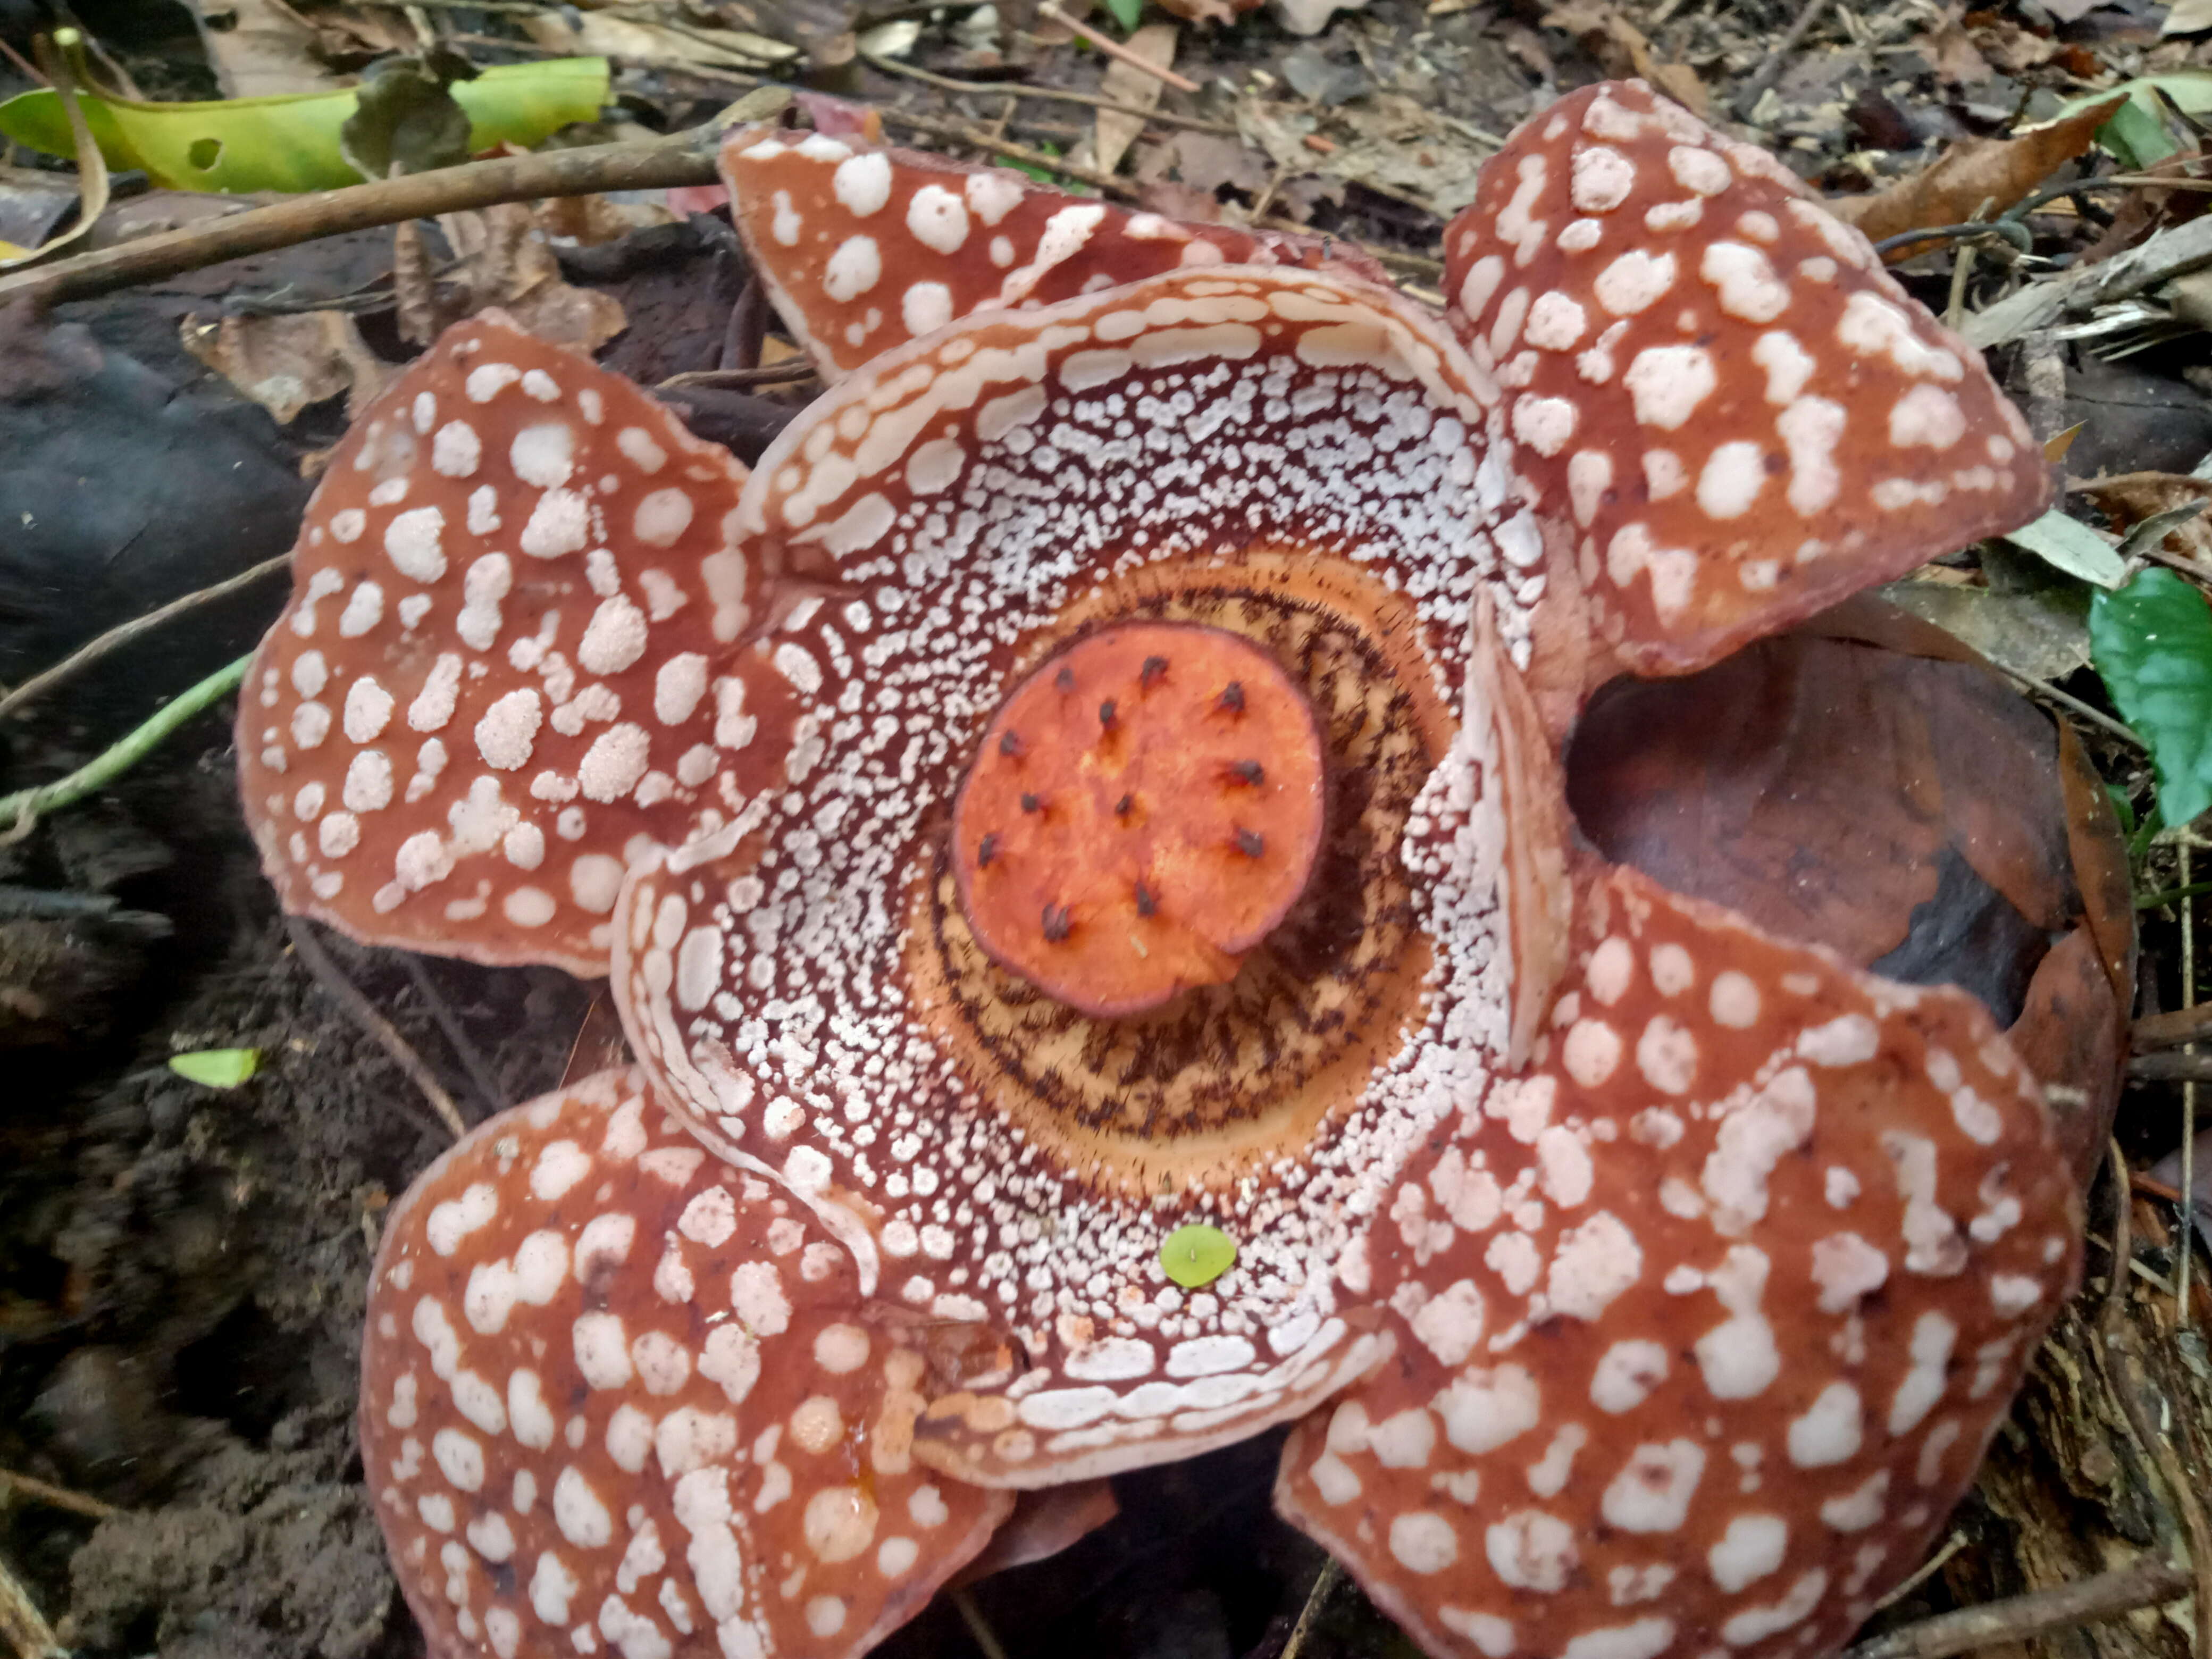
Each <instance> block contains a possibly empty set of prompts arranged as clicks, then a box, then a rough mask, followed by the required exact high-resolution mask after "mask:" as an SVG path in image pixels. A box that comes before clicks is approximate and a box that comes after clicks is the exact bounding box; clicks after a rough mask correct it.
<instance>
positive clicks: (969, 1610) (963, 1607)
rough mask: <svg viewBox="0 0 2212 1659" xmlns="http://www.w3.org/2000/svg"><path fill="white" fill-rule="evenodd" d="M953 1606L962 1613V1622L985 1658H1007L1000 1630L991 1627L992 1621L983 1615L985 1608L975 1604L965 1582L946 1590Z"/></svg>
mask: <svg viewBox="0 0 2212 1659" xmlns="http://www.w3.org/2000/svg"><path fill="white" fill-rule="evenodd" d="M946 1594H947V1595H951V1598H952V1606H953V1608H954V1610H955V1611H956V1612H957V1613H959V1615H960V1622H961V1623H962V1624H963V1625H965V1626H968V1633H969V1635H970V1636H972V1637H974V1638H975V1645H976V1646H977V1647H979V1648H981V1649H982V1650H983V1659H1006V1645H1005V1644H1003V1643H1002V1642H1000V1640H999V1632H996V1631H994V1630H993V1629H992V1628H991V1621H990V1620H987V1619H986V1618H984V1617H983V1609H982V1608H981V1607H977V1606H976V1605H975V1597H974V1596H973V1595H969V1591H968V1587H967V1586H966V1585H965V1584H957V1585H955V1586H954V1587H953V1588H952V1589H951V1590H949V1591H947V1592H946Z"/></svg>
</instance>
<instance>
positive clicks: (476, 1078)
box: [400, 951, 507, 1116]
mask: <svg viewBox="0 0 2212 1659" xmlns="http://www.w3.org/2000/svg"><path fill="white" fill-rule="evenodd" d="M400 958H401V960H402V961H404V963H406V964H407V977H408V978H410V979H411V980H413V981H415V994H416V995H417V996H419V997H421V998H422V1006H424V1007H426V1008H428V1010H429V1011H430V1018H432V1019H435V1020H436V1021H437V1022H438V1029H439V1030H441V1031H443V1032H444V1033H445V1034H446V1041H447V1042H448V1043H449V1044H451V1045H452V1047H453V1054H454V1055H455V1057H456V1058H457V1059H459V1060H460V1062H461V1069H462V1070H463V1071H465V1072H466V1073H468V1074H469V1081H470V1082H471V1083H472V1084H474V1085H476V1091H477V1098H478V1099H479V1100H481V1101H482V1102H483V1109H484V1114H485V1115H486V1116H490V1115H494V1114H495V1113H498V1112H500V1111H502V1110H504V1109H506V1106H507V1100H506V1097H505V1096H504V1094H503V1093H502V1091H501V1089H500V1086H499V1079H497V1078H495V1077H494V1076H493V1075H492V1074H491V1067H490V1066H488V1065H486V1064H485V1063H484V1057H483V1051H482V1050H480V1049H479V1048H477V1045H476V1044H475V1043H474V1042H471V1040H470V1038H469V1033H468V1030H467V1028H466V1027H465V1026H464V1025H463V1024H461V1020H460V1016H459V1015H458V1014H456V1013H455V1012H453V1004H451V1003H450V1002H447V1000H446V997H445V993H443V992H442V991H441V990H439V988H438V985H437V981H435V980H434V979H432V978H431V977H430V970H429V969H427V968H425V967H424V966H423V965H422V957H419V956H417V955H416V954H415V952H413V951H402V952H401V953H400Z"/></svg>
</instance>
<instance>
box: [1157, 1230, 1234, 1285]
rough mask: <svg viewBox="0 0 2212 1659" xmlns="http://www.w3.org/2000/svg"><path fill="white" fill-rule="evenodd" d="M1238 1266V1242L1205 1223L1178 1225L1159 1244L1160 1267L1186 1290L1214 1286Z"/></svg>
mask: <svg viewBox="0 0 2212 1659" xmlns="http://www.w3.org/2000/svg"><path fill="white" fill-rule="evenodd" d="M1236 1265H1237V1241H1236V1240H1235V1239H1233V1238H1231V1237H1230V1236H1229V1235H1228V1234H1227V1233H1225V1232H1223V1231H1221V1229H1220V1228H1218V1227H1209V1226H1207V1225H1206V1224H1205V1223H1203V1222H1193V1223H1191V1224H1190V1225H1188V1226H1184V1227H1178V1228H1176V1230H1175V1231H1173V1232H1171V1233H1170V1234H1169V1235H1168V1236H1167V1240H1166V1242H1165V1243H1163V1244H1162V1245H1161V1246H1160V1266H1161V1267H1164V1268H1166V1269H1167V1275H1168V1277H1169V1278H1170V1279H1173V1280H1175V1282H1176V1284H1178V1285H1182V1287H1183V1289H1185V1290H1187V1291H1194V1290H1197V1289H1198V1288H1199V1287H1200V1286H1201V1285H1211V1284H1212V1283H1213V1281H1214V1280H1215V1279H1218V1278H1220V1277H1221V1275H1222V1274H1224V1273H1227V1272H1228V1271H1229V1270H1230V1268H1231V1267H1235V1266H1236Z"/></svg>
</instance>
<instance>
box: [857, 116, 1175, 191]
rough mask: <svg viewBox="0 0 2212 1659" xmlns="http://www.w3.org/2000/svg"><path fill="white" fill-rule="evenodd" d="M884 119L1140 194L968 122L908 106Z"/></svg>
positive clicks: (1129, 184) (1095, 184) (1102, 186)
mask: <svg viewBox="0 0 2212 1659" xmlns="http://www.w3.org/2000/svg"><path fill="white" fill-rule="evenodd" d="M883 118H884V120H885V121H890V122H896V123H897V124H898V125H901V126H908V127H912V128H914V129H915V131H917V132H927V133H930V134H933V135H934V136H935V137H939V138H950V139H952V140H953V141H955V142H956V143H963V144H969V145H972V146H974V147H975V149H981V150H988V151H989V152H990V153H991V154H992V155H1001V156H1004V157H1005V158H1006V160H1007V161H1018V162H1020V163H1021V164H1022V165H1023V166H1024V167H1036V168H1038V169H1040V170H1041V171H1042V172H1046V173H1058V174H1059V175H1060V177H1061V178H1063V179H1075V180H1077V181H1078V182H1079V183H1081V184H1086V185H1091V187H1092V188H1093V189H1095V190H1103V191H1110V192H1111V193H1112V194H1114V195H1115V196H1126V197H1131V198H1134V197H1135V196H1136V194H1137V186H1136V185H1135V184H1134V183H1133V182H1132V181H1131V180H1129V179H1116V178H1115V177H1113V176H1112V175H1111V174H1109V173H1099V172H1097V171H1095V170H1094V169H1092V168H1090V167H1079V166H1077V165H1076V164H1075V163H1074V162H1073V161H1068V160H1067V159H1066V157H1065V156H1060V155H1046V154H1045V153H1044V152H1043V151H1042V150H1041V149H1030V148H1029V147H1028V146H1027V145H1025V144H1017V143H1009V142H1008V141H1007V140H1006V139H1004V138H994V137H992V136H991V135H990V134H989V133H987V132H986V131H983V130H982V129H981V127H978V126H975V125H971V124H970V123H969V122H966V121H948V120H946V119H945V118H943V117H941V116H935V115H923V114H921V113H920V112H916V111H914V110H907V109H887V110H884V112H883Z"/></svg>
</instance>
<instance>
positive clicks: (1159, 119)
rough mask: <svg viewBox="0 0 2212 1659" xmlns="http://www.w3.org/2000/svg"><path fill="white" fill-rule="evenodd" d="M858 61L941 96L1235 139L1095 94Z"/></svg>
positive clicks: (1204, 123)
mask: <svg viewBox="0 0 2212 1659" xmlns="http://www.w3.org/2000/svg"><path fill="white" fill-rule="evenodd" d="M860 59H861V61H862V62H863V63H865V64H867V65H868V66H869V67H870V68H872V69H875V70H881V71H882V72H883V73H884V74H885V75H896V76H899V77H900V78H902V79H903V80H908V81H918V82H921V84H922V85H924V86H926V87H935V88H939V90H940V91H943V92H960V93H968V94H975V95H980V96H981V97H986V98H1009V97H1011V98H1036V99H1044V100H1049V101H1051V102H1053V103H1056V104H1082V105H1085V106H1087V107H1089V108H1091V109H1104V110H1111V111H1113V112H1115V114H1117V115H1132V116H1141V117H1142V118H1144V119H1146V120H1147V121H1151V122H1154V123H1157V124H1158V125H1161V126H1164V127H1182V128H1185V129H1187V130H1188V131H1192V132H1210V133H1212V134H1215V135H1216V136H1217V137H1225V138H1234V137H1236V136H1237V129H1236V128H1235V127H1233V126H1231V125H1229V123H1228V122H1226V121H1209V120H1207V119H1206V118H1204V117H1203V116H1198V115H1178V114H1176V112H1174V111H1172V110H1164V109H1145V108H1142V107H1140V106H1138V105H1135V104H1125V103H1123V102H1121V100H1119V99H1115V98H1107V97H1103V96H1102V95H1101V94H1097V93H1095V92H1075V91H1073V90H1066V89H1063V88H1059V87H1032V86H1029V85H1026V84H1024V83H1023V82H1017V81H956V80H954V79H953V78H952V77H951V76H949V75H935V74H933V73H931V72H930V71H929V70H925V69H916V68H915V67H914V65H913V64H902V63H900V62H898V61H897V60H896V59H895V58H884V57H881V56H879V55H878V54H877V53H875V52H862V53H861V54H860Z"/></svg>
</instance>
